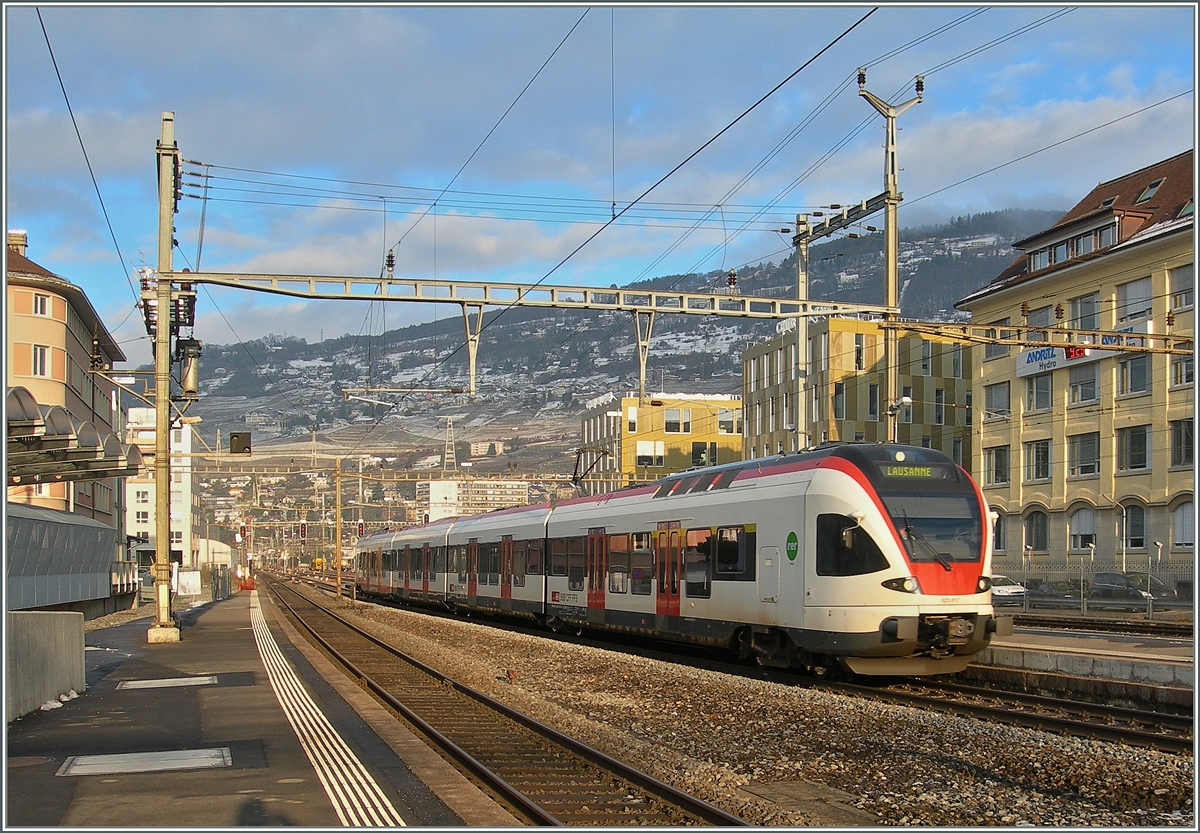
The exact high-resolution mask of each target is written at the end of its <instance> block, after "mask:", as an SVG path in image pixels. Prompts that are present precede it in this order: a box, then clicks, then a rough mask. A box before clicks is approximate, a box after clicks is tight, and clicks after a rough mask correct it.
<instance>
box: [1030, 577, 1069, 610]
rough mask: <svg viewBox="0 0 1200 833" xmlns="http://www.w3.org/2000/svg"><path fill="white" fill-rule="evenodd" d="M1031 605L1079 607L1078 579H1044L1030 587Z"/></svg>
mask: <svg viewBox="0 0 1200 833" xmlns="http://www.w3.org/2000/svg"><path fill="white" fill-rule="evenodd" d="M1029 606H1030V607H1076V608H1077V607H1079V582H1078V581H1043V582H1040V583H1039V584H1035V585H1034V586H1033V587H1030V588H1029Z"/></svg>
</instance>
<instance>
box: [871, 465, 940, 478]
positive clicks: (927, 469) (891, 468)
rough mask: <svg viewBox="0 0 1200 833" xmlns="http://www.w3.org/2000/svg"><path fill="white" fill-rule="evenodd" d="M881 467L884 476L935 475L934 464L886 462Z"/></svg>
mask: <svg viewBox="0 0 1200 833" xmlns="http://www.w3.org/2000/svg"><path fill="white" fill-rule="evenodd" d="M879 469H880V471H882V472H883V476H884V477H933V466H914V465H910V464H907V463H884V464H883V465H882V466H880V467H879Z"/></svg>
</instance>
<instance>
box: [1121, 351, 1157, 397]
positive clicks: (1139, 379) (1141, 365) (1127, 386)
mask: <svg viewBox="0 0 1200 833" xmlns="http://www.w3.org/2000/svg"><path fill="white" fill-rule="evenodd" d="M1117 376H1118V378H1117V393H1120V394H1131V393H1145V392H1146V391H1148V390H1150V357H1149V356H1148V355H1146V354H1142V355H1140V356H1130V357H1128V358H1124V359H1121V361H1120V362H1119V363H1118V364H1117Z"/></svg>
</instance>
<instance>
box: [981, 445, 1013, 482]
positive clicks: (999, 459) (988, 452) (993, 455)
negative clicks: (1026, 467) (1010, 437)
mask: <svg viewBox="0 0 1200 833" xmlns="http://www.w3.org/2000/svg"><path fill="white" fill-rule="evenodd" d="M1008 460H1009V450H1008V446H1006V445H1000V446H996V447H995V448H986V449H984V451H983V482H984V483H985V484H986V485H988V486H999V485H1002V484H1004V483H1007V482H1008Z"/></svg>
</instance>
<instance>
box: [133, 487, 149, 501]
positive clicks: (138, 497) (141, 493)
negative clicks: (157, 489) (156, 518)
mask: <svg viewBox="0 0 1200 833" xmlns="http://www.w3.org/2000/svg"><path fill="white" fill-rule="evenodd" d="M134 501H135V502H137V503H149V502H150V492H149V491H147V490H146V489H138V490H137V492H136V493H135V497H134Z"/></svg>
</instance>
